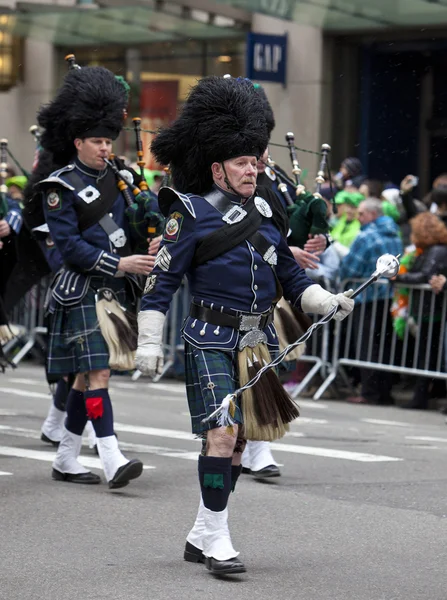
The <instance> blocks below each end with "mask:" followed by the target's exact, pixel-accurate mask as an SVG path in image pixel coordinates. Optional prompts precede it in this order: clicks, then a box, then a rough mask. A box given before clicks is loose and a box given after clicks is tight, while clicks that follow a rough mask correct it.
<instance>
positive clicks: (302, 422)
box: [293, 417, 329, 425]
mask: <svg viewBox="0 0 447 600" xmlns="http://www.w3.org/2000/svg"><path fill="white" fill-rule="evenodd" d="M327 423H329V421H328V420H327V419H312V418H310V417H298V419H297V420H296V421H294V422H293V424H294V425H326V424H327Z"/></svg>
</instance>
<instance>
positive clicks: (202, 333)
mask: <svg viewBox="0 0 447 600" xmlns="http://www.w3.org/2000/svg"><path fill="white" fill-rule="evenodd" d="M199 333H200V335H201V336H202V337H203V336H204V335H205V330H204V329H201V330H200V331H199Z"/></svg>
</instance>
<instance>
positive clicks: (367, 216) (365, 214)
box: [357, 202, 377, 225]
mask: <svg viewBox="0 0 447 600" xmlns="http://www.w3.org/2000/svg"><path fill="white" fill-rule="evenodd" d="M357 218H358V220H359V221H360V223H361V224H362V225H367V224H368V223H371V221H375V220H376V219H377V213H375V212H371V211H370V210H366V209H365V204H364V203H363V202H360V206H359V208H358V212H357Z"/></svg>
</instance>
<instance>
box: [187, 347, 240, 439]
mask: <svg viewBox="0 0 447 600" xmlns="http://www.w3.org/2000/svg"><path fill="white" fill-rule="evenodd" d="M237 370H238V367H237V350H226V351H224V350H200V349H198V348H195V347H194V346H192V345H191V344H190V343H189V342H186V341H185V377H186V394H187V397H188V405H189V412H190V413H191V424H192V432H193V433H195V434H201V433H203V432H205V431H207V430H208V429H214V428H215V427H218V424H217V421H214V420H213V421H210V422H209V423H201V420H202V419H204V418H205V417H207V416H208V415H210V414H211V413H212V412H213V411H215V410H216V409H217V408H219V406H220V404H221V403H222V400H223V399H224V398H225V396H226V395H227V394H232V393H233V392H234V390H235V389H237V387H238V375H237ZM234 420H235V422H236V423H238V424H241V423H242V422H243V419H242V411H241V407H240V398H237V400H236V413H235V415H234Z"/></svg>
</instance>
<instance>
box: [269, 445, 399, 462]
mask: <svg viewBox="0 0 447 600" xmlns="http://www.w3.org/2000/svg"><path fill="white" fill-rule="evenodd" d="M270 448H271V449H272V450H277V451H278V452H291V453H292V454H308V455H309V456H322V457H325V458H340V459H343V460H354V461H358V462H397V461H402V460H403V458H395V457H393V456H380V455H379V454H366V453H364V452H349V451H347V450H333V449H331V448H316V447H315V448H314V447H313V446H298V445H295V444H293V445H292V444H281V443H273V442H272V443H271V444H270Z"/></svg>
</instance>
